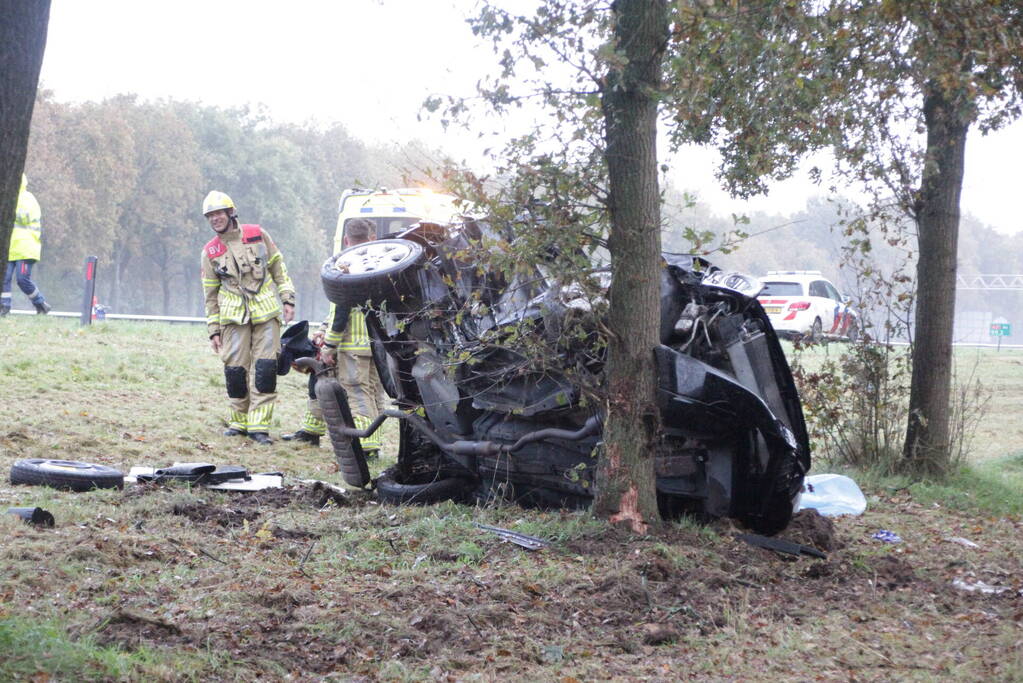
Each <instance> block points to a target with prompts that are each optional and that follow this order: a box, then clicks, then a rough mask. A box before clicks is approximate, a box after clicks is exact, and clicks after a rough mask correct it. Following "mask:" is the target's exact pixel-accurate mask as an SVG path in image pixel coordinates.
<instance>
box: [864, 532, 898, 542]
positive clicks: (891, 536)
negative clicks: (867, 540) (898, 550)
mask: <svg viewBox="0 0 1023 683" xmlns="http://www.w3.org/2000/svg"><path fill="white" fill-rule="evenodd" d="M870 537H871V538H873V539H875V540H878V541H881V542H882V543H902V537H901V536H899V535H898V534H897V533H895V532H894V531H888V529H878V530H877V531H875V532H874V533H873V534H871V535H870Z"/></svg>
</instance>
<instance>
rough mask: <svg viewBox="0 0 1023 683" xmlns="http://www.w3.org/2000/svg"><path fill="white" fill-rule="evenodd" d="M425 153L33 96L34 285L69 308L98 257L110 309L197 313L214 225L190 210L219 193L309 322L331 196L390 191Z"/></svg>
mask: <svg viewBox="0 0 1023 683" xmlns="http://www.w3.org/2000/svg"><path fill="white" fill-rule="evenodd" d="M423 154H425V152H423V151H422V150H420V149H419V147H418V146H417V144H416V143H407V144H404V145H401V146H393V147H382V146H373V145H368V144H365V143H363V142H360V141H358V140H355V139H354V138H352V137H351V136H350V135H349V134H348V132H347V131H346V130H345V129H344V128H343V127H342V126H340V125H334V126H331V127H328V128H325V129H320V128H316V127H313V126H312V125H296V124H281V123H276V122H274V121H272V120H271V119H270V118H269V117H268V116H267V115H266V114H265V112H261V111H253V110H251V109H247V108H239V109H221V108H217V107H208V106H202V105H200V104H196V103H192V102H181V101H174V100H161V101H156V102H143V101H140V100H138V99H137V98H136V97H134V96H132V95H123V96H118V97H114V98H111V99H108V100H105V101H103V102H85V103H81V104H69V103H64V102H59V101H57V100H55V99H54V97H53V95H52V94H51V93H49V92H47V91H40V93H39V95H38V97H37V101H36V105H35V111H34V115H33V118H32V129H31V137H30V139H29V150H28V158H27V163H26V173H27V175H28V176H29V186H30V189H31V191H32V192H33V193H34V194H35V195H36V197H37V198H38V199H39V201H40V203H41V204H42V208H43V244H44V247H43V257H42V260H41V261H40V265H39V267H38V271H37V272H38V274H39V278H40V282H41V283H42V284H43V286H44V289H45V291H46V293H47V295H48V297H49V298H50V299H51V300H52V301H53V302H54V304H55V306H57V307H59V308H65V309H66V308H71V309H75V308H76V307H77V306H78V304H79V302H80V297H81V284H82V277H83V269H82V264H83V262H84V259H85V257H86V256H88V255H95V256H97V257H99V271H98V272H99V276H98V279H97V294H98V298H99V300H100V301H101V302H102V303H103V304H105V305H106V306H108V307H109V308H110V309H111V310H114V311H117V312H131V313H147V314H162V315H200V316H201V315H202V310H203V306H202V291H201V287H200V286H199V280H198V277H199V276H198V272H199V271H198V264H199V254H200V251H201V249H202V246H203V244H205V243H206V242H207V241H208V240H209V239H210V236H211V233H210V229H209V226H208V225H207V224H206V221H205V220H204V219H203V216H202V212H201V208H200V206H201V202H202V197H203V196H204V195H205V193H206V192H207V191H209V190H211V189H218V190H222V191H225V192H227V193H228V194H229V195H231V197H232V198H233V199H234V201H235V204H236V205H237V206H238V214H239V217H240V219H241V221H242V222H243V223H245V222H248V223H259V224H260V225H262V226H263V227H264V228H266V229H267V230H268V231H269V232H270V233H271V234H272V235H273V236H274V239H275V240H276V241H277V243H278V244H279V245H281V247H282V250H283V252H284V255H285V259H286V262H287V264H288V268H289V272H290V274H291V276H292V279H293V280H294V282H295V286H296V289H297V290H298V295H299V311H298V313H299V315H301V316H303V317H310V318H312V319H317V318H318V317H319V316H322V315H323V314H324V312H325V311H326V303H325V302H326V299H325V298H324V296H323V293H322V288H321V286H320V283H319V271H320V266H321V265H322V263H323V261H324V259H325V258H326V257H327V256H328V255H329V249H330V244H331V243H332V240H333V235H334V228H335V222H336V218H337V204H338V199H339V196H340V194H341V191H342V190H343V189H345V188H348V187H353V186H362V187H365V186H374V187H376V186H389V187H396V186H399V185H400V184H402V182H403V171H402V169H407V168H412V167H415V166H417V165H419V164H421V162H422V156H423Z"/></svg>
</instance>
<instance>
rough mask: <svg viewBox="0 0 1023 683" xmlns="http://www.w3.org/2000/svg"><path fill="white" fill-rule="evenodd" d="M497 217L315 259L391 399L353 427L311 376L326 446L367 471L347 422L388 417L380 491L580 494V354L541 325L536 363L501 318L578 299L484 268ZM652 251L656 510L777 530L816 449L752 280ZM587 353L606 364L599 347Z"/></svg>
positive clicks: (360, 480) (588, 408)
mask: <svg viewBox="0 0 1023 683" xmlns="http://www.w3.org/2000/svg"><path fill="white" fill-rule="evenodd" d="M490 230H491V228H490V227H489V226H488V225H487V224H486V223H484V222H477V221H472V220H467V221H465V222H463V223H459V224H454V225H450V226H441V225H437V224H433V223H420V224H417V225H415V226H413V227H412V228H410V229H409V230H407V231H405V232H403V233H401V234H399V235H396V236H392V237H390V238H387V239H379V240H376V241H373V242H368V243H364V244H361V245H358V246H355V247H351V248H349V249H346V250H344V251H342V252H340V253H339V254H337V255H335V256H334V257H332V258H330V259H328V260H327V262H326V263H325V264H324V266H323V270H322V273H321V276H322V281H323V285H324V289H325V291H326V294H327V297H328V298H329V299H330V300H331V301H332V302H333V303H335V304H337V306H338V309H339V310H344V311H347V310H349V309H350V308H352V307H354V306H363V307H365V310H366V311H367V316H366V317H367V328H368V330H369V333H370V337H371V339H372V347H373V359H374V363H375V365H376V368H377V371H378V372H379V374H380V378H381V381H382V384H383V386H384V389H385V391H386V392H387V394H388V395H389V396H390V397H391V398H392V399H393V400H394V405H395V406H396V407H395V408H394V409H389V410H387V411H386V412H385V414H384V415H381V416H380V418H378V419H377V420H376V421H374V423H373V424H371V425H370V426H369V427H368V428H367V429H365V430H362V431H360V430H358V429H355V428H354V425H353V421H352V417H351V413H350V411H349V407H348V403H347V397H346V396H345V392H344V390H343V389H342V388H341V386H340V385H339V384H338V383H337V381H335V380H329V379H321V380H320V381H318V382H317V383H316V389H315V391H316V395H317V398H318V399H319V401H320V403H321V405H322V406H323V409H324V415H325V418H326V420H327V423H328V428H329V433H330V437H331V441H332V444H333V447H334V452H335V455H336V457H337V460H338V463H339V466H340V467H341V471H342V474H343V476H344V479H345V481H346V482H348V483H349V484H351V485H353V486H360V487H364V486H367V485H369V484H370V483H371V481H370V476H369V470H368V468H367V465H366V460H365V457H364V454H363V452H362V450H361V448H360V446H359V441H358V438H359V437H363V436H366V435H368V434H370V433H372V432H373V431H375V430H376V429H377V428H379V426H380V424H381V423H382V422H383V421H384V420H385V419H387V418H388V417H390V418H397V419H399V420H400V431H399V433H400V446H399V453H398V460H397V464H396V466H394V467H393V468H390V469H389V470H387V471H385V472H384V473H383V474H382V475H381V476H380V477H379V478H378V479H377V480H376V481H375V482H372V483H375V486H376V489H377V492H378V495H379V497H380V498H381V500H385V501H390V502H423V503H428V502H436V501H439V500H444V499H456V500H462V501H473V500H475V501H488V500H512V501H516V502H518V503H520V504H523V505H526V506H539V507H573V508H580V507H585V506H587V505H588V504H589V503H590V501H591V500H592V496H593V485H592V482H593V481H594V476H593V472H594V468H595V465H596V461H597V458H599V453H600V451H601V448H600V439H601V418H602V416H601V415H600V414H599V412H598V411H597V409H596V408H595V406H594V402H592V401H585V400H583V399H582V396H581V393H582V392H581V391H580V390H579V388H578V387H577V386H576V385H575V384H574V383H573V381H572V379H570V378H571V377H572V373H571V372H569V371H568V369H569V366H570V365H572V366H578V364H579V363H580V362H581V361H580V360H579V358H576V357H571V356H572V350H571V349H570V348H563V347H562V346H560V345H559V344H558V343H557V342H555V341H554V340H553V338H552V344H551V346H552V348H555V349H557V350H558V353H561V354H562V356H561V357H563V358H564V368H563V369H564V370H565V371H564V372H559V371H558V369H557V368H555V369H554V370H553V371H552V369H551V368H550V367H549V366H548V367H544V368H535V367H533V365H532V364H530V363H529V362H527V361H528V359H525V358H524V357H523V355H522V354H521V353H520V352H518V351H516V350H515V347H514V346H512V345H509V344H505V343H503V332H502V331H503V330H508V329H512V328H521V326H523V325H526V326H532V327H533V328H534V329H536V330H537V331H538V333H539V334H540V335H543V334H555V335H556V334H557V332H558V330H559V329H561V327H562V326H563V325H564V324H567V322H566V321H567V319H568V318H570V317H573V316H575V317H576V318H578V315H579V313H580V311H581V310H582V311H583V312H585V310H587V306H586V304H585V303H584V302H583V303H581V302H580V301H574V300H573V299H572V296H573V295H572V293H571V291H570V290H571V288H570V287H569V288H565V287H562V286H559V285H557V284H556V283H551V282H548V281H546V280H545V279H544V277H543V275H542V272H541V271H540V270H538V271H537V272H536V273H535V274H534V276H533V277H529V278H512V279H511V280H512V281H508V280H507V279H506V278H505V277H504V276H502V275H500V274H494V273H491V272H488V271H487V270H486V269H485V268H481V267H480V265H479V262H478V261H476V260H475V259H473V258H472V253H473V251H474V249H475V250H478V249H479V248H480V244H481V243H482V240H484V238H485V237H486V236H487V235H488V234H489V231H490ZM663 259H664V263H663V268H662V270H661V325H660V342H661V343H660V346H658V347H657V349H656V359H657V367H658V373H659V381H658V386H659V388H658V405H659V409H660V414H661V427H662V429H661V436H660V442H659V444H658V446H657V450H656V452H655V453H654V454H653V457H654V463H655V472H656V477H657V495H658V504H659V507H660V510H661V513H662V515H663V516H665V517H675V516H678V515H681V514H685V513H692V514H697V515H703V516H711V517H721V516H728V517H733V518H736V519H738V520H739V521H741V522H742V523H744V524H745V525H747V526H749V527H751V528H752V529H754V530H755V531H757V532H760V533H766V534H774V533H777V532H778V531H781V530H782V529H784V528H785V526H786V525H787V524H788V522H789V520H790V518H791V516H792V512H793V508H794V505H795V504H796V503H797V502H798V496H799V492H800V490H801V488H802V483H803V477H804V475H805V474H806V472H807V470H808V469H809V467H810V452H809V443H808V439H807V433H806V426H805V423H804V420H803V413H802V408H801V406H800V402H799V397H798V394H797V391H796V387H795V385H794V383H793V380H792V375H791V372H790V370H789V366H788V364H787V362H786V360H785V357H784V355H783V352H782V349H781V347H780V345H779V343H778V339H777V337H776V336H775V333H774V331H773V330H772V327H771V324H770V322H769V321H768V319H767V316H766V315H765V314H764V312H763V310H762V309H761V307H760V304H759V303H758V302H757V300H756V295H757V292H758V291H759V289H760V284H759V282H758V281H756V280H754V279H752V278H749V277H746V276H743V275H741V274H737V273H725V272H724V271H721V270H719V269H717V268H715V267H713V266H711V265H710V264H709V263H707V262H706V261H704V260H703V259H701V258H698V257H692V256H683V255H672V254H665V255H664V257H663ZM570 357H571V358H570ZM585 362H586V364H587V368H588V371H591V372H595V373H596V375H595V376H597V377H599V376H600V369H601V360H600V358H596V359H595V358H593V357H592V356H590V357H588V358H587V359H586V361H585Z"/></svg>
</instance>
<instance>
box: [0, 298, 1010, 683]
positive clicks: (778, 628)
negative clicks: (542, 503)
mask: <svg viewBox="0 0 1023 683" xmlns="http://www.w3.org/2000/svg"><path fill="white" fill-rule="evenodd" d="M1004 353H1005V352H1003V354H1004ZM1017 358H1018V357H1017ZM1010 360H1011V359H1010V358H1009V357H1007V356H1002V357H999V356H993V355H990V354H986V355H983V356H982V361H981V364H980V365H979V366H978V376H979V377H982V378H983V379H984V381H985V382H1000V383H1001V384H1000V385H999V386H1000V387H1001V389H1000V391H1002V392H1003V393H1004V396H1003V398H1004V401H1005V403H1006V405H1012V404H1013V402H1014V401H1016V400H1018V399H1019V398H1020V396H1023V383H1018V384H1017V379H1019V378H1020V377H1021V376H1023V371H1021V370H1020V369H1019V368H1017V367H1016V365H1015V364H1014V363H1012V362H1009V361H1010ZM989 365H990V366H991V367H989ZM0 373H2V378H3V379H2V381H0V404H2V405H3V406H4V407H5V411H6V417H5V419H6V422H5V423H3V424H0V467H4V468H6V467H9V465H10V463H12V462H13V461H14V460H15V459H18V458H23V457H43V458H50V457H63V458H71V459H80V460H88V461H93V462H99V463H103V464H107V465H111V466H115V467H119V468H121V469H125V470H126V469H128V468H129V467H130V466H131V465H134V464H144V465H154V466H160V465H164V464H168V463H170V462H172V461H174V460H208V461H211V462H215V463H218V464H219V463H227V464H241V465H244V466H246V467H248V468H249V469H250V470H253V471H278V470H279V471H282V472H284V473H285V474H286V475H287V477H288V482H289V484H291V485H293V486H294V487H295V488H294V490H295V491H300V490H301V487H300V486H299V485H298V484H297V483H296V480H297V479H305V478H311V479H321V480H326V481H330V482H332V483H335V484H340V483H341V479H340V476H339V475H338V473H337V472H335V471H334V470H335V468H334V465H333V458H332V455H331V450H330V448H329V447H328V446H327V445H326V443H325V444H324V445H323V446H321V447H320V448H309V447H304V446H300V447H296V446H293V445H291V444H288V443H285V442H281V441H278V442H276V443H275V444H274V445H273V446H271V447H269V448H265V447H258V446H256V445H255V444H252V443H250V442H248V441H247V440H237V439H228V438H225V437H222V436H220V431H221V429H222V427H223V418H224V415H225V412H226V407H227V402H226V398H225V396H224V388H223V374H222V368H221V365H220V362H219V360H218V359H217V358H216V357H215V356H213V355H212V354H211V353H210V352H209V348H208V344H207V342H206V339H205V335H204V333H203V330H202V329H201V328H198V327H186V326H169V325H159V324H133V323H122V322H120V321H111V322H108V323H106V324H105V325H97V326H95V327H92V328H88V329H79V328H78V327H77V326H76V323H75V322H74V321H67V320H60V319H46V318H34V317H33V318H29V317H18V318H17V319H10V318H8V319H2V320H0ZM1017 391H1018V392H1019V395H1018V396H1017V394H1016V392H1017ZM305 396H306V388H305V377H304V376H300V375H295V374H289V375H288V376H286V377H283V378H281V382H280V385H279V403H278V408H277V412H276V413H275V425H274V435H275V436H277V435H278V434H279V432H280V431H291V430H292V429H294V428H295V427H297V425H298V423H299V420H300V419H301V417H302V413H303V412H304V410H305ZM1001 419H1002V420H1003V422H1002V424H1001V425H996V424H994V423H988V425H989V427H990V430H991V431H990V433H989V436H988V438H987V439H986V440H985V447H986V448H988V449H989V452H990V453H991V454H992V455H990V456H988V457H984V458H978V459H976V460H974V461H973V462H972V463H971V466H970V467H969V468H965V469H963V470H962V471H961V472H959V473H957V474H956V475H955V476H953V477H952V478H950V479H949V480H948V481H947V482H945V483H944V484H942V485H935V484H910V483H909V482H907V481H905V480H899V479H892V478H881V477H876V476H873V475H871V474H870V473H856V472H853V473H850V474H852V476H853V477H854V478H855V479H856V480H857V481H858V482H859V483H860V484H861V486H862V487H863V489H864V491H865V493H866V494H867V495H868V498H869V501H870V502H869V506H868V510H867V513H866V514H865V515H863V516H862V517H855V518H853V517H844V518H839V519H837V520H835V526H836V528H837V532H836V533H837V534H838V537H839V539H840V541H841V547H839V548H836V549H835V550H833V551H832V552H831V553H830V556H829V558H828V560H827V562H820V561H818V560H810V559H808V558H800V559H794V558H792V557H780V556H777V555H776V554H774V553H771V552H769V551H765V550H761V549H755V548H750V547H749V546H746V545H744V544H742V543H740V542H739V541H737V540H736V539H735V538H734V537H733V533H734V532H736V531H741V529H738V528H736V527H735V526H734V524H733V523H732V522H730V521H727V520H722V521H719V522H716V523H714V524H709V525H707V524H700V523H697V522H694V521H692V520H683V521H679V522H674V523H671V524H669V525H666V526H665V528H664V529H661V530H656V531H654V532H652V533H651V534H650V535H648V536H643V537H635V536H628V535H626V534H623V533H619V532H613V531H612V530H610V529H609V528H608V526H607V525H606V524H605V523H604V522H602V521H600V520H595V519H593V518H592V517H590V516H589V515H588V514H587V513H586V512H567V511H565V512H563V511H550V512H542V511H535V510H523V509H520V508H518V507H516V506H513V505H498V506H493V507H487V506H484V507H470V506H462V505H455V504H450V503H448V504H441V505H434V506H429V507H390V506H382V505H378V504H377V503H376V502H375V501H374V500H372V496H371V495H369V494H354V493H353V495H352V496H351V501H350V504H349V505H346V506H343V507H327V508H325V509H317V508H315V507H313V506H312V505H311V504H309V503H308V502H303V501H302V500H300V499H297V498H296V499H295V500H293V501H292V502H290V503H288V504H280V505H277V504H273V505H271V504H260V503H259V499H258V498H256V497H252V496H236V495H235V494H229V493H224V492H216V491H210V490H206V489H202V488H188V487H157V488H154V489H137V488H130V487H129V488H128V489H126V490H125V491H123V492H122V491H116V490H106V491H92V492H87V493H70V492H62V491H54V490H51V489H47V488H43V487H26V486H19V487H13V486H9V485H8V484H6V482H3V481H0V505H7V506H28V505H39V506H42V507H44V508H45V509H47V510H49V511H50V512H52V513H53V514H54V516H55V517H56V519H57V526H56V527H55V528H54V529H37V528H34V527H31V526H28V525H26V524H24V523H22V522H21V521H19V520H18V519H16V518H14V517H13V516H10V515H0V536H2V537H3V538H4V542H3V543H0V567H3V571H0V653H3V654H2V655H0V680H31V679H32V678H33V677H35V678H37V679H39V680H46V679H48V680H147V681H148V680H196V681H199V680H202V681H207V680H213V681H220V680H229V681H248V680H256V679H261V680H284V679H289V678H290V679H291V680H299V681H307V680H308V681H317V680H352V679H356V680H381V679H382V680H410V681H413V680H414V681H418V680H436V679H442V678H449V679H453V680H498V679H501V680H504V679H508V680H559V679H562V680H571V679H575V680H606V679H612V680H641V679H642V680H674V679H677V678H679V677H680V676H682V677H690V678H695V679H697V680H721V679H731V680H753V679H767V680H814V679H816V678H821V679H824V680H848V679H852V678H855V679H857V680H906V679H909V680H940V679H946V680H947V679H960V680H1011V679H1013V678H1014V677H1015V678H1018V677H1019V673H1020V671H1021V665H1020V662H1021V661H1023V654H1021V652H1023V646H1021V644H1020V641H1019V637H1018V621H1017V620H1016V619H1015V618H1014V615H1015V613H1016V612H1017V611H1018V605H1016V602H1015V601H1014V599H1001V598H999V599H998V600H995V599H992V598H987V597H983V596H975V595H965V594H958V593H956V592H955V591H954V590H953V589H951V588H950V583H951V580H952V579H953V578H954V577H957V576H961V575H963V573H964V572H972V574H973V575H974V576H975V577H976V578H977V579H980V580H984V581H988V582H1006V581H1010V582H1011V581H1012V578H1011V577H1016V576H1023V547H1021V546H1023V542H1021V540H1020V536H1019V515H1020V514H1021V511H1023V493H1021V492H1023V446H1021V445H1019V444H1017V441H1018V440H1020V439H1021V437H1020V436H1019V435H1018V434H1016V433H1015V432H1014V431H1013V429H1014V428H1013V427H1012V420H1007V419H1005V418H1004V416H1003V417H1002V418H1001ZM384 439H385V452H384V456H383V457H382V458H381V459H380V461H376V462H373V463H372V464H371V467H372V469H373V470H374V471H379V469H380V468H382V467H384V466H386V465H387V464H389V463H391V462H393V460H394V453H395V451H396V443H395V440H396V429H395V427H394V425H388V426H387V431H386V432H385V433H384ZM935 504H937V505H935ZM188 506H191V507H193V508H198V509H201V510H205V511H206V512H208V513H209V517H208V519H207V520H205V521H204V520H202V519H193V518H190V517H186V516H183V515H180V514H175V513H174V511H175V509H178V510H181V509H182V508H183V507H188ZM246 506H248V507H246ZM243 508H244V510H248V511H256V512H258V516H256V517H254V518H253V521H251V522H250V523H247V524H241V523H237V524H234V523H233V522H232V524H229V525H228V526H220V525H218V524H216V523H215V522H214V521H210V520H214V519H217V518H218V517H217V516H216V515H223V516H224V517H225V519H227V518H229V519H231V520H233V521H237V519H236V518H235V517H232V516H231V515H237V514H238V513H239V512H240V511H242V510H243ZM214 513H216V515H215V514H214ZM477 522H479V523H483V524H489V525H493V526H500V527H505V528H508V529H512V530H515V531H519V532H522V533H526V534H531V535H535V536H538V537H541V538H543V539H545V540H547V541H549V542H550V546H549V547H548V548H546V549H544V550H542V551H538V552H529V551H526V550H524V549H522V548H520V547H518V546H515V545H513V544H510V543H507V542H505V541H503V540H501V538H499V537H498V536H497V535H495V534H492V533H489V532H486V531H483V530H481V529H479V528H477V527H476V523H477ZM878 528H886V529H892V530H895V531H897V532H898V533H899V534H900V535H901V536H903V538H904V539H905V541H904V543H903V544H901V545H898V546H887V545H881V544H879V543H878V542H877V541H875V540H873V539H872V538H871V534H873V532H874V531H876V530H877V529H878ZM274 529H282V530H284V531H295V532H305V533H306V534H308V535H307V536H304V537H303V536H301V535H299V536H288V535H286V534H281V535H275V534H274V533H273V532H272V530H274ZM797 532H798V530H793V533H797ZM950 535H955V536H963V537H967V538H970V539H971V540H974V541H976V542H977V543H978V544H979V545H980V548H979V549H967V548H965V547H962V546H959V545H951V544H949V543H948V542H947V541H945V540H943V539H944V538H945V537H947V536H950ZM793 539H794V540H799V541H800V542H806V539H805V538H803V537H799V536H794V537H793ZM896 561H897V562H901V563H904V564H905V565H906V566H908V567H910V568H911V573H912V574H913V576H914V577H915V578H912V579H911V581H910V583H909V584H907V585H904V586H900V587H896V588H886V587H885V586H884V583H883V580H884V577H885V572H890V570H891V563H896ZM886 563H889V564H886ZM901 566H902V565H901V564H899V565H897V567H896V568H898V567H901ZM1006 577H1009V578H1006ZM124 612H129V613H131V614H138V615H143V616H144V617H145V618H147V619H153V620H154V621H156V622H159V623H161V624H172V625H173V626H175V627H177V628H180V629H181V634H180V636H175V637H171V638H167V637H161V636H160V635H159V634H156V635H154V634H147V633H146V632H144V631H140V632H138V633H134V632H131V631H127V632H124V633H121V634H120V636H119V637H117V638H114V637H113V636H117V635H118V631H117V630H116V629H113V630H111V628H110V626H111V623H112V620H114V619H116V618H117V615H119V614H122V613H124ZM907 624H908V625H907ZM655 627H669V628H670V632H669V633H668V635H667V636H666V637H665V638H664V639H663V641H658V642H657V643H655V644H651V643H649V642H647V640H646V635H645V634H646V633H647V632H648V631H649V630H650V629H651V628H655ZM111 639H112V640H111ZM991 652H997V653H999V654H998V656H997V657H995V658H992V657H990V653H991Z"/></svg>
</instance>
